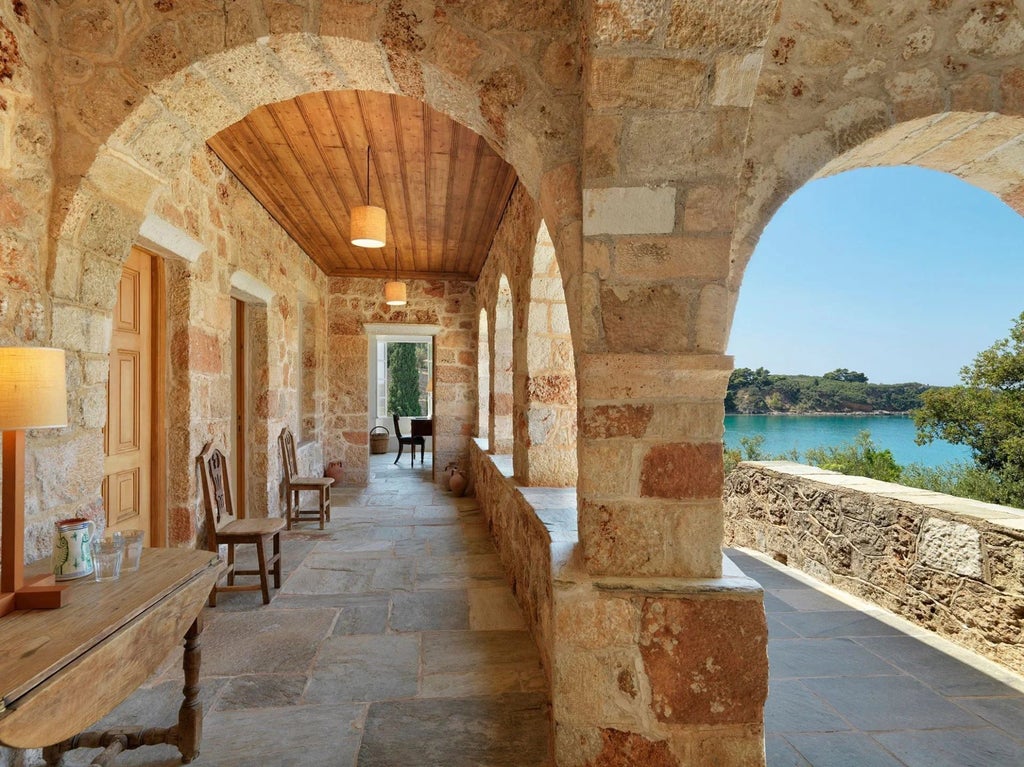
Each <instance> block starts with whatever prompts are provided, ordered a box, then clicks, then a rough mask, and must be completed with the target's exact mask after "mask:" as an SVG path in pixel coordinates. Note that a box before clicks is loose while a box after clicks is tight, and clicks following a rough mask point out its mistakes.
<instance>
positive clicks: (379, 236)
mask: <svg viewBox="0 0 1024 767" xmlns="http://www.w3.org/2000/svg"><path fill="white" fill-rule="evenodd" d="M387 228H388V214H387V213H386V212H385V211H384V208H378V207H377V206H375V205H371V204H370V145H369V144H367V145H366V205H360V206H359V207H358V208H353V209H352V229H351V232H350V234H351V238H350V239H351V241H352V244H353V245H355V246H357V247H360V248H383V247H384V239H385V233H386V232H387Z"/></svg>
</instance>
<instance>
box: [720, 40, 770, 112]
mask: <svg viewBox="0 0 1024 767" xmlns="http://www.w3.org/2000/svg"><path fill="white" fill-rule="evenodd" d="M761 60H762V54H760V53H748V54H745V55H744V54H735V53H727V54H723V55H721V56H719V57H718V58H717V59H715V87H714V90H712V92H711V103H712V104H714V105H715V106H732V107H749V106H750V104H751V103H752V102H753V100H754V92H755V91H756V90H757V76H758V75H759V74H760V73H761Z"/></svg>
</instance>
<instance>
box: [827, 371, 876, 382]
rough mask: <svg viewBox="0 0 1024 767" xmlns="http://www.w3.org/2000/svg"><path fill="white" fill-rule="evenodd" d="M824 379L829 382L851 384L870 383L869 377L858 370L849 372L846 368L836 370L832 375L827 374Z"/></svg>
mask: <svg viewBox="0 0 1024 767" xmlns="http://www.w3.org/2000/svg"><path fill="white" fill-rule="evenodd" d="M822 378H824V379H826V380H829V381H849V382H851V383H867V382H868V377H867V376H866V375H864V374H863V373H858V372H857V371H856V370H847V369H846V368H836V369H835V370H833V371H832V372H830V373H825V375H823V376H822Z"/></svg>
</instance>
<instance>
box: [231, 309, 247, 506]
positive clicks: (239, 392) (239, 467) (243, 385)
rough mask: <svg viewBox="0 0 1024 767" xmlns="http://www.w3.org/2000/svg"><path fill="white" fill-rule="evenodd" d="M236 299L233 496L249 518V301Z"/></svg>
mask: <svg viewBox="0 0 1024 767" xmlns="http://www.w3.org/2000/svg"><path fill="white" fill-rule="evenodd" d="M232 299H233V300H234V303H235V306H234V322H232V324H231V327H232V330H233V331H234V338H232V339H231V343H232V348H233V354H232V369H231V378H232V379H233V380H232V384H233V386H234V403H235V407H234V412H233V413H232V416H233V417H234V418H235V424H234V430H235V434H234V443H235V444H234V472H233V473H234V475H235V476H234V478H233V479H234V482H235V486H234V488H232V489H233V490H234V493H233V496H232V497H233V498H234V501H235V515H236V516H237V517H238V518H239V519H245V517H246V506H247V504H246V497H247V493H248V487H247V486H246V482H245V479H246V472H245V462H246V450H245V442H246V435H247V434H248V431H249V419H248V393H249V392H248V376H247V375H246V373H247V372H248V359H247V356H246V355H247V349H248V343H246V341H247V333H248V325H247V322H246V304H245V301H244V300H243V299H241V298H238V297H236V296H232Z"/></svg>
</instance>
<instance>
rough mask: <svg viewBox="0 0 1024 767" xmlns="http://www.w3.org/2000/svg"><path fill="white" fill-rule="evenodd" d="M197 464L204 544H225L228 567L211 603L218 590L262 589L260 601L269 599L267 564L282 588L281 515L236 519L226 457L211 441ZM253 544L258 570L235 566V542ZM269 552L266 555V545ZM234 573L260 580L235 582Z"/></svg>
mask: <svg viewBox="0 0 1024 767" xmlns="http://www.w3.org/2000/svg"><path fill="white" fill-rule="evenodd" d="M196 461H197V462H198V464H199V474H200V481H201V483H202V486H203V507H204V510H205V511H206V548H208V549H209V550H210V551H214V552H217V551H219V546H220V544H222V543H223V544H226V545H227V547H228V563H227V564H228V567H227V570H225V571H224V574H225V575H226V576H227V585H226V586H220V585H217V584H215V585H214V587H213V590H212V591H211V592H210V607H216V606H217V592H218V591H256V590H257V589H259V590H261V591H262V592H263V604H269V603H270V585H269V581H270V567H271V566H273V568H274V588H275V589H279V588H281V530H283V529H284V526H285V521H284V520H283V519H275V518H269V519H237V518H236V517H235V507H234V505H233V503H232V500H231V483H230V481H229V474H230V471H229V468H228V462H227V459H226V458H225V457H224V453H222V452H221V451H220V450H219V449H218V448H215V447H214V446H213V443H212V442H207V443H206V445H205V446H204V447H203V451H202V452H201V453H200V454H199V457H198V458H197V459H196ZM241 544H253V545H255V546H256V562H257V563H258V567H259V569H258V570H239V569H237V568H236V567H235V546H238V545H241ZM268 545H269V546H270V547H272V554H271V556H270V557H269V558H268V557H267V547H268ZM236 575H258V576H259V577H260V582H259V584H258V585H257V584H245V585H240V584H236V583H235V576H236Z"/></svg>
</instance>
